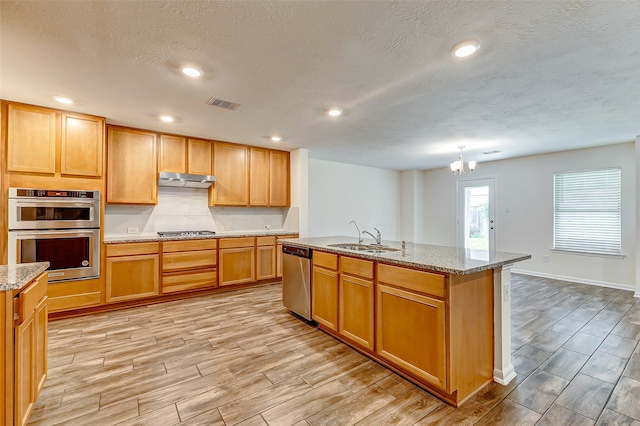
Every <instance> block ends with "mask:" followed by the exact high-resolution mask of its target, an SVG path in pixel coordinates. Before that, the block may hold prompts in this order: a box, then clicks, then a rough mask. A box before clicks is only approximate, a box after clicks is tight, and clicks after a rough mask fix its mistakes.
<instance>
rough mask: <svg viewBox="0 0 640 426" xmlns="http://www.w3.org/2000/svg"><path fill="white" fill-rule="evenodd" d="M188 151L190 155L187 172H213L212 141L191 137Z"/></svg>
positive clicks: (208, 173) (201, 173)
mask: <svg viewBox="0 0 640 426" xmlns="http://www.w3.org/2000/svg"><path fill="white" fill-rule="evenodd" d="M187 153H188V155H189V159H188V161H187V173H193V174H196V175H210V174H211V163H212V158H211V142H209V141H201V140H198V139H189V148H188V149H187Z"/></svg>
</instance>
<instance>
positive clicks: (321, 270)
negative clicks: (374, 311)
mask: <svg viewBox="0 0 640 426" xmlns="http://www.w3.org/2000/svg"><path fill="white" fill-rule="evenodd" d="M337 262H338V256H336V255H335V254H331V253H324V252H321V251H318V250H316V251H314V252H313V274H312V281H311V282H312V284H311V313H312V318H313V320H314V321H317V322H318V323H319V324H322V325H324V326H325V327H327V328H329V329H330V330H333V331H338V297H339V296H338V287H339V282H338V271H337V266H338V264H337Z"/></svg>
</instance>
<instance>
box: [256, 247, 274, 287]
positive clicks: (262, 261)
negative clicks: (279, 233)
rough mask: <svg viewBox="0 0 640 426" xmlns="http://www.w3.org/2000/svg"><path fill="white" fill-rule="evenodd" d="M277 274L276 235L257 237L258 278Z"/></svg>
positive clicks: (261, 278)
mask: <svg viewBox="0 0 640 426" xmlns="http://www.w3.org/2000/svg"><path fill="white" fill-rule="evenodd" d="M275 276H276V237H257V238H256V279H257V280H258V281H260V280H266V279H270V278H275Z"/></svg>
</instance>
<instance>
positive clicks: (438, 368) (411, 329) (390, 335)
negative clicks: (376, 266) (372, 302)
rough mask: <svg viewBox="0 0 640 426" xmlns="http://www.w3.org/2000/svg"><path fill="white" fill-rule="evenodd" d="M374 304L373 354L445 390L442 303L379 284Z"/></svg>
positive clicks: (445, 362) (444, 340) (445, 348)
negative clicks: (375, 333)
mask: <svg viewBox="0 0 640 426" xmlns="http://www.w3.org/2000/svg"><path fill="white" fill-rule="evenodd" d="M377 304H378V306H377V315H376V327H377V336H376V337H377V339H376V340H377V348H378V349H377V353H378V354H379V355H380V356H381V357H382V358H384V359H386V360H388V361H391V362H392V363H393V364H395V365H397V366H399V367H401V368H403V369H405V370H407V371H409V372H410V373H411V374H413V375H415V376H417V377H419V378H421V379H423V380H425V381H427V382H429V383H431V384H433V385H435V386H437V387H438V388H441V389H444V390H447V347H446V330H445V303H444V301H442V300H438V299H435V298H433V297H429V296H426V295H422V294H419V293H416V292H412V291H408V290H404V289H400V288H394V287H391V286H388V285H384V284H379V285H378V290H377Z"/></svg>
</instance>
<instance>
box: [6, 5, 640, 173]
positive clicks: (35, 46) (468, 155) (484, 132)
mask: <svg viewBox="0 0 640 426" xmlns="http://www.w3.org/2000/svg"><path fill="white" fill-rule="evenodd" d="M0 16H1V18H0V25H1V26H0V98H3V99H8V100H14V101H20V102H25V103H31V104H36V105H44V106H50V107H54V108H61V106H60V105H59V104H56V103H55V102H54V101H53V100H52V96H53V95H65V96H68V97H71V98H73V99H74V100H75V104H74V105H72V106H71V107H67V108H66V109H70V110H74V111H80V112H84V113H89V114H95V115H99V116H104V117H106V118H107V122H108V123H114V124H122V125H127V126H133V127H141V128H146V129H153V130H157V131H161V132H170V133H178V134H185V135H190V136H196V137H202V138H208V139H217V140H226V141H233V142H239V143H246V144H250V145H262V146H272V147H277V148H280V149H294V148H299V147H302V148H308V149H309V153H310V156H311V157H312V158H318V159H326V160H332V161H340V162H347V163H353V164H362V165H369V166H374V167H381V168H388V169H397V170H405V169H431V168H436V167H445V166H447V165H448V163H449V162H451V161H453V160H454V159H455V158H456V157H457V148H456V147H457V146H458V145H466V146H467V149H466V150H465V152H464V153H465V159H475V160H478V161H480V162H482V161H489V160H495V159H502V158H510V157H517V156H523V155H530V154H536V153H544V152H553V151H560V150H567V149H576V148H581V147H588V146H595V145H603V144H613V143H620V142H627V141H632V140H633V139H634V138H635V136H636V135H638V134H640V1H575V0H562V1H542V0H536V1H487V0H483V1H455V0H445V1H404V2H387V1H245V2H227V1H217V2H213V1H80V2H77V1H69V2H56V1H17V2H12V1H4V0H3V1H2V2H1V3H0ZM466 38H475V39H477V40H479V41H480V42H481V43H482V46H481V48H480V50H479V51H478V52H477V54H476V55H475V56H473V57H471V58H467V59H464V60H461V59H456V58H454V57H453V56H452V55H451V54H450V50H451V47H452V46H453V45H454V44H455V43H457V42H458V41H460V40H463V39H466ZM185 64H193V65H196V66H198V67H200V68H201V69H202V70H204V77H202V78H200V79H198V80H193V79H188V78H185V77H184V76H182V75H181V73H180V69H181V67H182V66H183V65H185ZM212 96H215V97H218V98H222V99H224V100H228V101H232V102H237V103H239V104H241V106H240V108H238V109H237V110H236V111H228V110H224V109H220V108H216V107H212V106H209V105H207V101H208V100H209V98H210V97H212ZM334 105H335V106H339V107H341V108H343V109H344V111H345V113H344V115H343V116H342V117H340V118H338V119H332V118H329V117H327V116H326V115H325V111H326V109H327V108H328V107H330V106H334ZM62 108H63V109H64V107H62ZM160 114H171V115H174V116H176V117H177V121H176V122H175V123H172V124H166V123H163V122H160V121H159V120H158V115H160ZM272 134H279V135H281V136H282V138H283V140H282V142H280V143H277V144H275V143H273V142H271V141H270V140H269V138H268V137H269V136H270V135H272ZM494 150H498V151H500V153H497V154H488V155H487V154H483V152H488V151H494Z"/></svg>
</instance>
